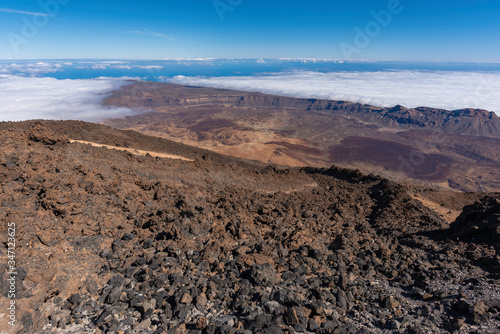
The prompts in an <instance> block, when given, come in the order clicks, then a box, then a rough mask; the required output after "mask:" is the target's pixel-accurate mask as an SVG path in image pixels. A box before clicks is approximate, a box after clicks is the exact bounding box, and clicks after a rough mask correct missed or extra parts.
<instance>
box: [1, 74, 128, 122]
mask: <svg viewBox="0 0 500 334" xmlns="http://www.w3.org/2000/svg"><path fill="white" fill-rule="evenodd" d="M125 84H127V81H126V80H125V79H123V78H121V79H114V78H103V79H87V80H57V79H53V78H40V77H22V76H15V75H9V74H0V101H1V104H0V121H22V120H28V119H55V120H83V121H100V120H104V119H107V118H111V117H123V116H127V115H131V114H133V111H132V110H130V109H127V108H108V107H104V106H102V105H101V102H102V100H103V99H104V98H105V97H106V95H107V93H109V92H111V91H113V90H117V89H119V88H120V87H122V86H123V85H125Z"/></svg>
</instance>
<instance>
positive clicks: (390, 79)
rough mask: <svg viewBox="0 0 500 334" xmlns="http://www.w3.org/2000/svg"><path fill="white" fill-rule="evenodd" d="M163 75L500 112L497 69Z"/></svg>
mask: <svg viewBox="0 0 500 334" xmlns="http://www.w3.org/2000/svg"><path fill="white" fill-rule="evenodd" d="M162 79H163V81H167V82H172V83H177V84H183V85H197V86H207V87H218V88H227V89H237V90H243V91H257V92H261V93H269V94H277V95H284V96H293V97H303V98H324V99H331V100H344V101H351V102H360V103H366V104H372V105H376V106H383V107H392V106H395V105H397V104H401V105H403V106H406V107H409V108H413V107H419V106H425V107H434V108H443V109H448V110H455V109H462V108H479V109H486V110H489V111H494V112H496V113H497V114H498V115H500V94H499V93H498V92H500V73H499V72H446V71H435V72H431V71H409V70H401V71H384V72H331V73H319V72H312V71H293V72H286V73H274V74H269V75H257V76H240V77H237V76H232V77H185V76H176V77H174V78H162Z"/></svg>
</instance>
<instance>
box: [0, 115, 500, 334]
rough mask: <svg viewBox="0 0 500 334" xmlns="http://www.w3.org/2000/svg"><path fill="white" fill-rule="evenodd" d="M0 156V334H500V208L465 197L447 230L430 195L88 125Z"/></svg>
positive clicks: (19, 131)
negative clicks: (10, 268) (12, 269)
mask: <svg viewBox="0 0 500 334" xmlns="http://www.w3.org/2000/svg"><path fill="white" fill-rule="evenodd" d="M70 139H71V140H83V141H88V142H93V143H96V142H97V143H101V144H106V145H111V146H117V147H128V148H135V149H141V150H146V151H154V152H159V153H166V154H175V155H180V156H183V157H186V158H188V159H192V160H194V161H182V160H172V159H163V158H157V157H156V158H155V157H153V156H151V155H150V154H146V156H140V155H134V154H133V153H131V152H126V151H121V150H111V149H106V148H100V147H95V146H91V145H86V144H81V143H76V142H73V143H71V142H70ZM0 140H1V143H2V151H1V152H0V207H1V210H0V220H1V221H2V225H1V227H0V241H1V242H2V245H3V247H2V248H1V259H2V260H1V261H0V268H1V271H0V274H1V275H2V277H1V279H2V282H5V281H6V279H7V274H6V273H7V261H8V260H7V252H6V248H7V244H8V242H7V238H8V236H7V233H8V232H7V231H8V230H7V224H9V223H15V225H16V250H15V251H16V262H17V263H16V264H17V266H18V270H17V271H18V276H17V286H16V305H17V312H16V320H17V325H16V326H15V327H14V328H12V327H11V326H9V325H8V324H7V322H8V316H7V313H8V312H7V306H8V305H9V303H10V299H8V298H7V297H8V286H7V285H6V284H3V283H2V285H1V287H0V289H1V297H0V307H1V308H0V332H6V333H179V334H180V333H193V334H194V333H248V334H250V333H273V334H277V333H450V332H452V333H498V330H499V328H500V217H499V215H500V195H499V194H493V193H491V194H484V195H479V194H461V195H460V196H461V197H460V198H461V199H460V200H461V203H463V204H464V205H466V206H465V207H464V208H463V210H461V211H462V213H461V214H460V215H459V216H458V218H457V219H456V221H454V222H453V223H451V224H448V223H447V222H446V221H445V220H444V219H442V218H441V217H440V216H439V214H438V213H437V212H436V211H433V210H431V209H430V208H428V207H427V206H425V205H424V204H423V202H421V201H419V200H417V199H415V198H414V197H412V196H410V193H414V192H415V187H414V186H411V185H404V184H398V183H394V182H391V181H388V180H386V179H383V178H381V177H378V176H374V175H363V174H361V173H360V172H357V171H352V170H346V169H339V168H335V167H332V168H328V169H317V168H301V169H298V168H295V169H291V168H279V167H276V166H268V165H264V164H261V163H257V162H250V161H245V160H239V159H236V158H230V157H225V156H221V155H218V154H215V153H212V152H209V151H204V150H200V149H195V148H191V147H188V146H183V145H180V144H175V143H172V142H169V141H167V140H160V139H152V138H148V137H145V136H142V135H139V134H137V133H134V132H130V131H119V130H114V129H111V128H108V127H104V126H100V125H94V124H89V123H82V122H41V121H38V122H23V123H0ZM424 193H425V192H421V193H420V194H421V196H422V194H424ZM442 197H443V201H442V203H441V204H442V205H443V207H446V205H447V204H446V202H447V201H450V198H451V197H450V194H449V193H446V194H444V193H443V196H442ZM432 200H433V201H434V202H439V200H440V195H439V192H438V191H434V192H433V193H432ZM452 202H453V201H452ZM453 204H454V205H455V206H456V205H457V203H456V202H454V203H453ZM450 209H452V208H451V207H450ZM453 209H456V208H453Z"/></svg>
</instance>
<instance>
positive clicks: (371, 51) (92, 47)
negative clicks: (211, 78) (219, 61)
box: [0, 0, 500, 62]
mask: <svg viewBox="0 0 500 334" xmlns="http://www.w3.org/2000/svg"><path fill="white" fill-rule="evenodd" d="M391 2H397V1H396V0H383V1H379V0H364V1H361V0H346V1H335V0H327V1H319V0H308V1H294V0H286V1H283V0H276V1H272V0H265V1H264V0H220V1H218V2H217V1H216V2H215V3H216V4H219V6H220V7H219V12H218V11H217V10H216V8H215V6H214V1H212V0H175V1H171V0H162V1H151V0H142V1H130V0H120V1H116V0H41V1H38V0H3V1H1V2H0V22H1V24H0V58H2V59H6V58H51V59H53V58H67V59H69V58H106V59H110V58H116V59H123V58H127V59H129V58H133V59H151V58H178V57H185V58H197V57H214V58H231V57H241V58H259V57H263V58H276V57H305V58H333V59H343V58H346V53H345V52H342V48H341V45H343V46H344V49H345V48H346V46H352V47H354V48H355V49H352V48H351V49H349V50H351V51H352V50H355V52H351V54H350V56H351V58H355V59H372V60H401V61H477V62H500V1H499V0H460V1H456V0H455V1H448V0H444V1H437V0H413V1H410V0H400V5H399V6H397V10H394V12H397V13H394V14H391V18H390V22H389V23H388V24H385V22H384V25H385V26H382V25H381V24H380V23H376V21H375V18H374V17H373V15H372V14H371V11H375V12H380V11H381V10H387V7H388V4H390V3H391ZM41 3H51V4H52V6H51V8H49V10H47V9H44V8H42V6H41V5H40V4H41ZM54 3H57V4H58V5H57V7H59V8H57V13H55V15H53V14H54V12H53V11H52V8H53V7H54V6H53V4H54ZM230 3H232V4H233V5H231V4H230ZM238 3H240V4H238ZM224 6H226V7H224ZM395 8H396V7H395ZM47 12H48V14H50V15H47V14H46V13H47ZM221 18H223V20H222V19H221ZM367 24H368V27H371V28H373V29H374V30H372V31H371V33H370V34H371V35H372V36H371V37H370V36H369V37H368V38H369V39H368V41H367V40H366V39H364V40H363V39H360V38H359V36H358V40H357V42H358V43H357V44H356V43H355V42H356V41H355V37H356V35H357V34H358V33H357V31H362V32H363V33H366V28H367ZM370 24H371V25H370ZM377 25H378V28H379V29H378V28H377ZM33 27H35V29H33ZM30 28H31V29H30ZM356 28H358V29H359V30H355V29H356ZM360 41H361V42H362V43H361V42H360ZM342 43H344V44H342Z"/></svg>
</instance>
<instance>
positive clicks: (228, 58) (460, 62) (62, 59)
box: [0, 57, 500, 65]
mask: <svg viewBox="0 0 500 334" xmlns="http://www.w3.org/2000/svg"><path fill="white" fill-rule="evenodd" d="M259 59H262V60H290V61H293V60H315V61H324V62H348V63H357V62H364V63H377V62H391V63H419V64H426V63H428V64H499V65H500V60H499V61H451V60H450V61H446V60H442V61H420V60H390V59H335V58H321V57H318V58H315V57H276V58H272V57H221V58H212V57H177V58H123V57H114V58H91V57H90V58H0V61H5V60H59V61H64V60H104V61H106V60H107V61H113V60H126V61H142V60H144V61H155V60H158V61H161V60H165V61H168V60H190V61H207V60H259Z"/></svg>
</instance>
